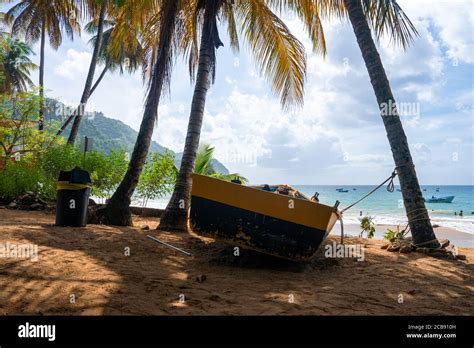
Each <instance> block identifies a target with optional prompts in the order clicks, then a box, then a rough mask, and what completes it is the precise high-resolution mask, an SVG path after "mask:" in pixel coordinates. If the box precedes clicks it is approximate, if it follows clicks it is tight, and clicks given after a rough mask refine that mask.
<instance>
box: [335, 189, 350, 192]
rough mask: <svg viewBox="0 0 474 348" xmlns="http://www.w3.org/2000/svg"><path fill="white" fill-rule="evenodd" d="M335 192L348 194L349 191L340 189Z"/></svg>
mask: <svg viewBox="0 0 474 348" xmlns="http://www.w3.org/2000/svg"><path fill="white" fill-rule="evenodd" d="M337 192H349V190H343V189H340V190H337Z"/></svg>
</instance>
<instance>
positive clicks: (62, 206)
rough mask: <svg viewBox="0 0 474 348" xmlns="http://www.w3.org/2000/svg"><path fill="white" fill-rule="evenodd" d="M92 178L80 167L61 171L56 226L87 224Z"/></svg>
mask: <svg viewBox="0 0 474 348" xmlns="http://www.w3.org/2000/svg"><path fill="white" fill-rule="evenodd" d="M90 189H91V178H90V175H89V173H88V172H86V171H85V170H82V169H80V168H78V167H76V168H74V169H73V170H71V171H61V173H60V174H59V179H58V182H57V203H56V226H72V227H84V226H86V225H87V206H88V205H89V194H90Z"/></svg>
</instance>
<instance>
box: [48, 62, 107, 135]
mask: <svg viewBox="0 0 474 348" xmlns="http://www.w3.org/2000/svg"><path fill="white" fill-rule="evenodd" d="M107 71H109V67H108V66H107V65H106V66H105V68H104V69H103V70H102V72H101V73H100V76H99V78H98V79H97V81H96V82H95V83H94V86H92V88H91V92H90V94H89V98H90V97H91V96H92V94H94V92H95V90H96V88H97V87H98V86H99V84H100V83H101V82H102V79H103V78H104V76H105V74H106V73H107ZM77 112H78V110H77V109H76V110H75V111H74V112H73V114H72V115H71V116H69V117H68V118H67V120H66V121H65V122H64V124H63V125H62V126H61V128H60V129H59V130H58V132H57V133H56V136H60V135H61V134H63V132H64V130H65V129H66V128H67V126H68V125H69V123H71V121H72V120H73V118H74V115H76V114H77Z"/></svg>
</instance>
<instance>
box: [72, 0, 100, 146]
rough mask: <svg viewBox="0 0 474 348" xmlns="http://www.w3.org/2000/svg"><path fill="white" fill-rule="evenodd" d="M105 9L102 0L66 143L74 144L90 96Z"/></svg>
mask: <svg viewBox="0 0 474 348" xmlns="http://www.w3.org/2000/svg"><path fill="white" fill-rule="evenodd" d="M106 10H107V0H103V2H102V6H101V9H100V16H99V24H98V28H97V40H96V42H95V45H94V52H93V53H92V59H91V63H90V65H89V72H88V74H87V79H86V84H85V86H84V91H83V93H82V97H81V104H80V105H79V107H78V108H77V109H76V113H77V114H76V116H75V118H74V123H73V124H72V129H71V133H70V134H69V139H68V140H67V143H68V144H69V145H73V146H74V143H75V142H76V137H77V132H78V131H79V126H80V124H81V121H82V117H83V116H84V112H85V108H86V105H87V101H88V100H89V98H90V96H91V88H92V83H93V82H94V74H95V69H96V67H97V61H98V57H99V51H100V47H101V46H102V39H103V34H104V20H105V14H106Z"/></svg>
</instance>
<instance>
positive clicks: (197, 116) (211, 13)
mask: <svg viewBox="0 0 474 348" xmlns="http://www.w3.org/2000/svg"><path fill="white" fill-rule="evenodd" d="M216 3H217V1H209V0H208V1H206V5H205V6H206V7H205V12H204V24H203V30H202V34H201V46H200V48H199V65H198V70H197V76H196V85H195V87H194V94H193V100H192V103H191V113H190V116H189V123H188V130H187V135H186V142H185V145H184V152H183V158H182V159H181V166H180V169H179V173H178V177H177V179H176V186H175V188H174V191H173V194H172V196H171V199H170V201H169V202H168V205H167V206H166V209H165V211H164V212H163V215H162V216H161V218H160V225H159V226H158V227H157V229H162V230H171V231H187V230H188V215H189V205H190V198H191V197H190V194H191V186H192V178H191V174H192V172H193V170H194V163H195V160H196V152H197V149H198V147H199V138H200V135H201V127H202V121H203V117H204V107H205V105H206V96H207V91H208V89H209V86H210V83H211V69H212V66H211V65H212V59H211V55H212V53H213V51H212V50H214V47H213V35H217V32H216V33H214V32H213V30H216V15H217V10H218V8H217V4H216Z"/></svg>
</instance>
